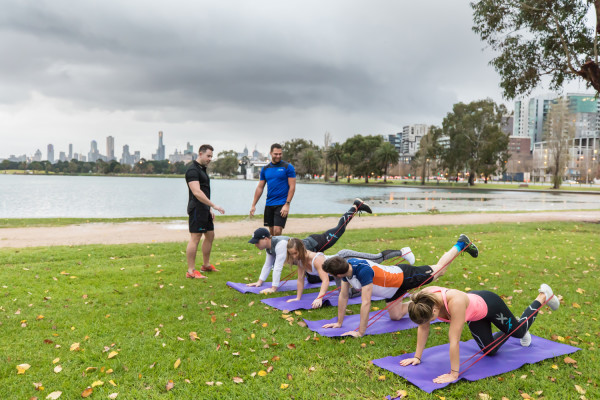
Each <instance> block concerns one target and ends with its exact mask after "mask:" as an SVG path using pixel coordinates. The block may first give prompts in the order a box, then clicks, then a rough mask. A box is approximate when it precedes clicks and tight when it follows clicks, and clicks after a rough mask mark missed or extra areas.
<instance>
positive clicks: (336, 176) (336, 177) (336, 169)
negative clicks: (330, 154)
mask: <svg viewBox="0 0 600 400" xmlns="http://www.w3.org/2000/svg"><path fill="white" fill-rule="evenodd" d="M335 181H336V182H337V181H338V162H337V161H336V162H335Z"/></svg>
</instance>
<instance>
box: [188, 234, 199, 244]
mask: <svg viewBox="0 0 600 400" xmlns="http://www.w3.org/2000/svg"><path fill="white" fill-rule="evenodd" d="M201 239H202V234H201V233H192V234H190V243H191V244H195V245H196V246H198V244H199V243H200V240H201Z"/></svg>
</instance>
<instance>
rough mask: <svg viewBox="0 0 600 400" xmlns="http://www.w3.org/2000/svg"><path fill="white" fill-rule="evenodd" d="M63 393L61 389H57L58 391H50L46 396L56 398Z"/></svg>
mask: <svg viewBox="0 0 600 400" xmlns="http://www.w3.org/2000/svg"><path fill="white" fill-rule="evenodd" d="M61 394H62V392H61V391H60V390H57V391H56V392H52V393H50V394H49V395H48V396H46V398H47V399H50V400H56V399H58V398H59V397H60V395H61Z"/></svg>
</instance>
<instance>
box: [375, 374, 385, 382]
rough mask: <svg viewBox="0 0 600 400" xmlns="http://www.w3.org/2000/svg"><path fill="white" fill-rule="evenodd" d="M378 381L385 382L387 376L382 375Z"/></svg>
mask: <svg viewBox="0 0 600 400" xmlns="http://www.w3.org/2000/svg"><path fill="white" fill-rule="evenodd" d="M377 380H379V381H385V375H380V376H379V378H377Z"/></svg>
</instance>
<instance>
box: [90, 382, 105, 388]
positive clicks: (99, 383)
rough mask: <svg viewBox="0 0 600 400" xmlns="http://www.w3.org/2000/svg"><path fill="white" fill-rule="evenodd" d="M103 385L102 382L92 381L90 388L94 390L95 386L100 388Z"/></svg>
mask: <svg viewBox="0 0 600 400" xmlns="http://www.w3.org/2000/svg"><path fill="white" fill-rule="evenodd" d="M102 385H104V382H102V381H94V382H92V387H93V388H95V387H96V386H102Z"/></svg>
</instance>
